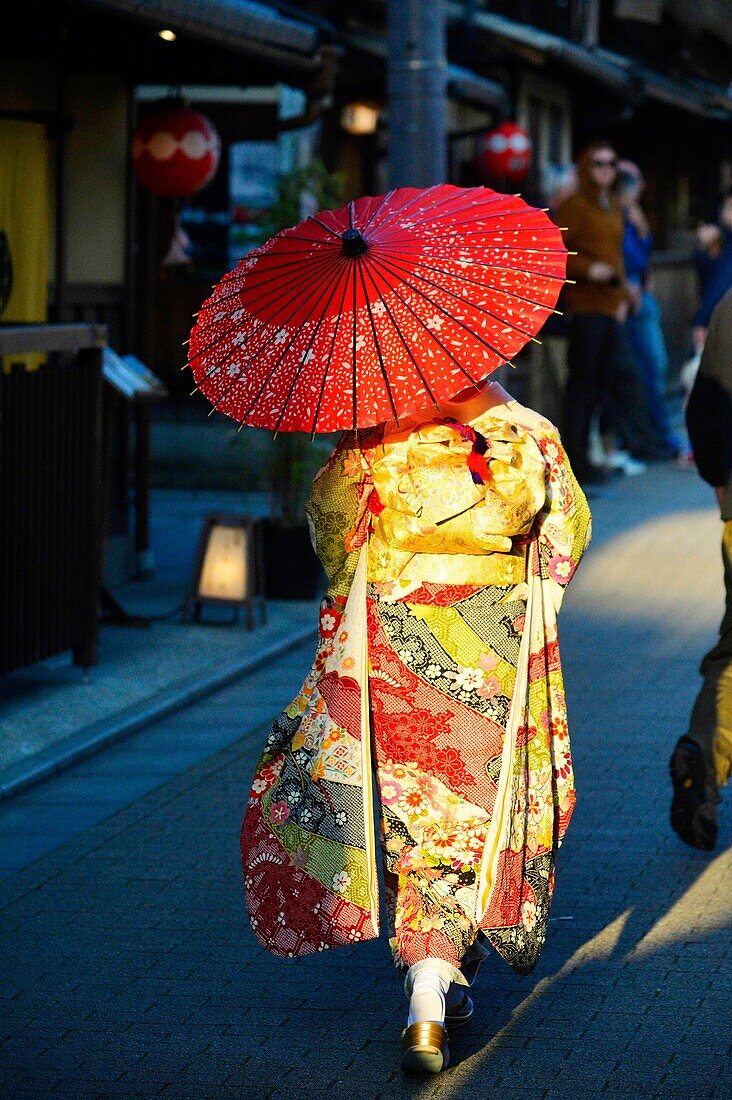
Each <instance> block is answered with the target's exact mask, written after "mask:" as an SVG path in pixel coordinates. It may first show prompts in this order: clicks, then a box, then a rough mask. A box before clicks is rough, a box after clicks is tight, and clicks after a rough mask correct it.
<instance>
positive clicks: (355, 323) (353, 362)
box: [348, 203, 357, 431]
mask: <svg viewBox="0 0 732 1100" xmlns="http://www.w3.org/2000/svg"><path fill="white" fill-rule="evenodd" d="M348 220H349V222H351V228H353V220H352V217H351V204H350V203H349V205H348ZM352 306H353V345H352V348H351V356H352V359H351V368H352V370H353V377H352V380H351V390H352V400H353V429H354V431H355V429H356V397H357V395H356V343H357V337H356V327H357V320H356V265H355V264H353V300H352Z"/></svg>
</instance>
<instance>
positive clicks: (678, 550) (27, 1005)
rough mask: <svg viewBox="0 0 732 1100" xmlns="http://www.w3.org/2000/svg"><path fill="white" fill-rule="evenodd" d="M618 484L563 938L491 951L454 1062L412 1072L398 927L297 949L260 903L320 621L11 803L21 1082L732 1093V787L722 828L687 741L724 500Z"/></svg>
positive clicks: (682, 476) (578, 604)
mask: <svg viewBox="0 0 732 1100" xmlns="http://www.w3.org/2000/svg"><path fill="white" fill-rule="evenodd" d="M592 504H593V510H594V512H595V516H596V539H595V544H594V547H593V551H592V553H591V554H590V556H589V557H588V559H587V561H586V563H585V564H584V565H583V567H582V569H581V570H580V573H579V574H578V577H577V580H576V581H575V583H574V586H573V591H570V594H569V595H568V598H567V602H566V606H565V609H564V612H563V614H562V620H561V623H560V630H561V632H562V640H563V655H564V662H565V673H566V677H567V682H568V695H569V702H570V719H571V729H572V736H573V745H574V753H575V763H576V770H577V780H578V787H579V799H580V801H579V806H578V810H577V814H576V817H575V820H574V822H573V824H572V827H571V829H570V832H569V835H568V838H567V841H566V843H565V845H564V847H563V848H562V851H561V853H560V858H559V868H558V886H557V893H556V897H555V903H554V908H553V912H552V921H551V924H550V936H549V941H548V943H547V947H546V950H545V952H544V954H543V956H542V958H541V961H540V963H539V966H538V967H537V969H536V970H535V971H534V973H533V974H532V975H530V976H529V977H525V978H519V977H517V976H515V975H513V974H512V972H511V971H510V970H509V969H508V968H507V967H506V966H505V964H504V963H502V962H501V961H500V960H499V959H498V958H497V957H493V958H491V959H490V960H489V961H488V963H487V964H486V966H485V968H484V970H483V971H482V973H481V976H480V982H479V984H478V986H477V988H476V1000H477V1011H476V1017H475V1020H474V1022H473V1024H472V1025H471V1028H470V1029H469V1031H470V1033H469V1034H466V1035H465V1036H464V1037H461V1038H460V1039H459V1041H458V1040H457V1039H456V1040H455V1041H454V1043H453V1045H452V1054H453V1065H452V1067H451V1068H450V1069H449V1070H448V1071H447V1072H446V1073H444V1074H442V1075H441V1076H440V1077H439V1078H434V1079H428V1080H418V1079H412V1080H410V1079H405V1078H403V1077H402V1075H401V1073H400V1071H399V1066H398V1046H399V1044H398V1037H399V1031H400V1028H401V1027H402V1026H403V1020H402V1017H403V1014H404V1010H405V1002H404V999H403V996H402V994H401V991H400V986H399V982H398V981H397V980H396V979H395V977H394V975H393V973H392V971H391V966H390V962H389V958H388V952H387V948H386V944H385V943H384V942H383V941H381V942H376V943H371V944H368V945H361V946H358V947H355V948H352V949H343V950H340V951H338V952H335V953H333V954H332V955H327V954H326V955H323V956H318V957H315V958H311V959H305V960H299V961H296V962H293V963H291V964H285V963H283V962H282V961H280V960H277V959H274V958H270V957H269V956H267V955H266V954H265V953H264V952H263V951H262V950H261V949H260V948H259V947H258V946H257V944H256V943H255V941H254V939H253V937H252V934H251V932H250V931H249V927H248V923H247V921H246V917H245V913H244V910H243V904H242V890H241V884H240V874H239V855H238V828H239V822H240V818H241V812H242V806H243V802H244V799H245V794H246V789H247V785H248V781H249V778H250V775H251V772H252V768H253V765H254V762H255V759H256V756H257V754H258V751H259V748H260V746H261V743H262V740H263V736H264V729H265V727H266V724H267V720H268V719H269V718H270V717H271V715H272V714H273V712H274V711H275V710H276V709H277V708H278V707H279V706H280V705H282V704H283V703H284V702H285V701H286V700H287V699H288V698H289V697H290V696H291V695H292V694H293V692H294V690H295V689H296V686H297V682H298V680H299V678H300V676H301V675H302V673H303V672H304V670H305V668H306V666H307V664H308V661H309V651H308V649H307V648H301V649H299V650H297V651H294V652H292V653H290V654H289V655H288V656H287V657H285V658H283V659H282V660H280V661H279V662H277V663H273V664H272V665H270V666H269V667H268V668H266V669H262V670H260V671H259V672H257V673H255V674H253V675H252V676H250V677H249V678H247V679H245V680H242V681H241V682H240V683H238V684H235V685H234V686H232V687H229V688H227V689H225V690H224V691H222V692H220V693H218V694H217V695H214V696H211V697H210V698H208V699H205V700H202V701H200V702H198V703H197V704H195V705H193V706H191V707H189V708H188V709H187V710H185V711H183V712H181V713H179V714H177V715H175V716H172V717H170V718H167V719H165V720H163V721H161V722H160V723H158V724H157V725H155V726H151V727H149V728H147V729H145V730H142V731H141V732H140V733H138V734H136V735H135V736H134V738H131V739H130V740H129V741H127V742H125V743H124V744H121V745H118V746H115V747H114V748H111V749H108V750H106V751H105V752H103V753H101V754H99V755H98V756H96V757H94V758H92V759H90V760H89V761H87V762H86V763H84V764H82V765H78V766H77V767H76V768H74V769H71V770H69V771H67V772H65V773H64V774H62V775H60V776H58V777H56V778H55V779H53V780H52V781H49V782H47V783H45V784H41V785H39V786H37V787H35V788H33V789H32V790H30V791H28V792H27V793H26V794H24V795H22V796H19V797H17V798H16V799H14V800H12V801H11V802H9V803H7V804H6V805H5V806H3V807H2V808H0V864H1V865H2V866H4V868H5V871H6V874H7V877H6V879H5V881H4V883H3V884H2V887H1V888H0V906H1V907H2V912H1V914H0V924H1V925H2V928H3V941H4V942H3V963H2V969H3V972H4V973H3V982H2V996H3V1001H2V1013H1V1016H2V1019H1V1023H0V1039H2V1040H4V1043H3V1045H2V1047H0V1061H1V1067H2V1068H1V1070H0V1073H1V1074H2V1094H3V1095H4V1096H7V1097H8V1098H12V1100H16V1098H17V1100H22V1098H24V1097H33V1098H45V1097H47V1096H48V1097H56V1096H58V1097H63V1098H68V1100H77V1098H82V1097H84V1098H85V1097H110V1098H113V1100H117V1098H124V1097H130V1096H140V1097H153V1096H162V1097H172V1098H178V1097H180V1098H184V1097H196V1098H198V1100H208V1098H211V1100H218V1098H222V1100H223V1098H228V1097H232V1098H233V1097H238V1098H241V1097H246V1098H249V1097H251V1098H253V1100H259V1098H260V1097H261V1098H265V1097H271V1098H273V1100H275V1098H276V1100H311V1098H315V1097H318V1098H319V1100H320V1098H322V1097H325V1096H328V1097H332V1098H334V1100H342V1098H343V1100H346V1098H347V1100H367V1098H374V1097H380V1098H383V1100H391V1098H415V1100H417V1098H419V1100H422V1098H425V1100H430V1098H433V1097H435V1098H440V1100H443V1098H444V1100H448V1098H449V1100H453V1098H461V1097H466V1098H467V1097H477V1098H485V1097H490V1098H492V1097H496V1098H497V1097H500V1098H501V1100H519V1098H525V1100H528V1098H529V1097H531V1098H532V1100H533V1098H542V1097H547V1098H551V1100H554V1098H561V1100H564V1098H567V1100H569V1098H572V1100H575V1098H576V1097H578V1096H581V1095H583V1094H590V1093H592V1094H593V1095H594V1094H599V1095H602V1096H604V1097H610V1098H613V1097H639V1098H640V1097H646V1096H649V1097H651V1096H658V1097H688V1098H691V1097H694V1098H696V1097H709V1098H711V1097H714V1098H715V1100H716V1098H720V1097H728V1096H729V1095H730V1094H731V1092H732V1081H731V1080H730V1068H729V1066H730V1061H729V1056H730V1053H732V1048H731V1047H730V1036H729V1027H728V1022H729V1019H730V1013H731V1010H732V986H731V983H730V978H729V973H730V970H729V967H730V924H731V923H732V920H731V916H730V904H729V881H730V871H731V870H732V856H731V855H730V851H731V850H732V849H731V848H730V845H731V842H732V809H731V808H730V805H729V796H727V798H726V804H725V805H724V806H723V809H722V815H721V822H720V842H719V847H718V849H717V851H716V852H715V853H712V854H711V855H707V854H704V853H700V852H695V851H693V850H691V849H689V848H686V847H685V846H683V845H682V844H681V843H680V842H679V841H678V840H677V839H676V837H675V836H674V835H673V834H672V833H671V832H670V829H669V827H668V824H667V819H668V802H669V783H668V778H667V758H668V755H669V752H670V749H671V747H672V744H673V742H674V740H675V738H676V737H677V736H678V734H679V733H680V732H682V731H683V728H684V721H685V717H686V715H687V713H688V711H689V708H690V706H691V702H692V700H693V696H694V693H695V690H696V688H697V685H698V678H697V675H696V665H697V663H698V659H699V657H700V656H701V654H702V653H703V651H704V649H705V647H706V646H707V645H708V643H709V641H710V640H711V638H712V637H713V633H714V629H715V627H716V624H717V621H718V619H719V616H720V607H721V568H720V565H719V562H718V557H719V551H718V545H717V544H718V539H719V535H720V525H719V521H718V519H717V518H716V517H715V515H714V513H713V511H712V509H711V507H710V501H709V494H708V492H707V491H706V489H705V488H704V486H702V485H701V484H700V483H699V482H698V481H697V479H696V478H695V477H694V476H693V475H692V474H688V473H681V472H679V471H676V470H672V469H663V470H654V471H652V472H651V473H649V474H648V475H646V476H645V477H641V478H637V479H634V480H632V481H626V482H623V483H615V484H613V486H612V487H611V488H609V489H603V490H602V491H600V492H598V494H597V496H596V498H595V499H594V500H593V501H592ZM186 769H187V770H186ZM110 815H111V816H110ZM44 852H45V854H43V853H44ZM31 860H35V862H30V861H31ZM24 863H28V865H27V866H25V867H22V866H21V865H22V864H24Z"/></svg>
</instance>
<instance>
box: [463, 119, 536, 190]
mask: <svg viewBox="0 0 732 1100" xmlns="http://www.w3.org/2000/svg"><path fill="white" fill-rule="evenodd" d="M475 167H476V169H477V171H478V173H479V174H480V176H481V178H482V179H484V180H486V181H488V182H495V181H505V182H506V183H521V182H522V180H525V179H526V176H527V175H528V172H529V168H530V167H531V138H530V137H529V135H528V134H527V133H526V130H524V129H523V127H521V126H517V125H516V123H515V122H502V123H501V125H500V126H497V127H496V129H495V130H491V131H489V133H487V134H485V135H484V137H482V138H481V139H480V142H479V145H478V154H477V156H476V160H475Z"/></svg>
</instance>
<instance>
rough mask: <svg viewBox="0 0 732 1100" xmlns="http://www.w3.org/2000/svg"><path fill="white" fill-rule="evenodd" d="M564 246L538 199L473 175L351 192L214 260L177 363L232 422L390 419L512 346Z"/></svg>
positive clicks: (533, 320)
mask: <svg viewBox="0 0 732 1100" xmlns="http://www.w3.org/2000/svg"><path fill="white" fill-rule="evenodd" d="M566 256H567V251H566V249H565V247H564V244H563V243H562V235H561V233H560V231H559V229H558V228H557V227H556V226H555V225H554V224H553V223H552V222H551V221H550V220H549V218H548V217H547V215H546V214H545V213H544V211H542V210H537V209H534V208H533V207H530V206H527V204H526V203H525V202H523V200H522V199H520V198H518V197H517V196H515V195H502V194H498V193H497V192H495V191H491V190H489V189H488V188H486V187H470V188H461V187H453V186H451V185H449V184H441V185H439V186H437V187H430V188H428V189H426V190H415V189H413V188H402V189H401V190H398V191H390V192H389V193H388V194H387V195H383V196H380V197H377V198H363V199H359V200H357V201H356V202H352V203H349V204H348V206H346V207H343V208H342V209H341V210H336V211H326V212H323V213H320V214H317V215H315V216H313V217H310V218H307V219H306V220H305V221H304V222H302V224H301V225H298V226H296V227H295V228H293V229H287V230H285V231H284V232H283V233H279V234H278V235H277V236H276V237H273V238H272V239H271V240H270V241H268V242H267V243H266V244H264V245H262V246H261V248H258V249H256V250H255V251H254V252H251V253H250V254H249V255H248V256H247V257H246V258H245V259H243V260H241V261H240V262H239V264H238V265H237V267H236V268H234V270H233V271H231V272H229V274H228V275H225V276H224V278H223V279H222V280H221V282H220V283H219V284H218V285H217V286H216V287H215V289H214V292H213V294H212V295H211V297H210V298H209V299H208V301H207V302H205V304H204V306H203V308H202V310H201V312H200V314H199V316H198V320H197V322H196V325H195V327H194V329H193V332H192V333H191V340H190V349H189V359H188V363H189V366H190V367H191V368H192V370H193V376H194V379H195V382H196V385H197V387H198V389H200V391H201V392H202V393H203V394H205V396H206V397H207V398H208V399H209V400H210V401H211V402H212V403H213V406H214V408H215V409H218V410H219V411H220V412H223V413H226V414H227V415H228V416H231V417H233V418H234V419H235V420H237V421H238V422H239V423H240V424H252V425H255V426H257V427H266V428H272V429H274V430H276V431H308V432H330V431H336V430H339V429H343V428H354V427H367V426H370V425H374V424H379V423H382V422H383V421H386V420H391V419H399V418H401V417H403V416H406V415H409V414H410V413H413V412H416V411H417V410H418V409H421V408H424V407H425V406H426V405H429V404H430V403H431V402H433V403H437V402H438V401H440V400H445V399H448V398H451V397H454V396H455V394H456V393H458V392H459V391H460V390H461V389H464V388H465V387H466V386H468V385H470V384H471V383H478V382H480V381H482V380H483V379H484V378H485V377H486V376H487V375H488V374H490V373H491V371H494V370H495V369H496V368H497V367H499V366H500V365H501V364H502V363H506V362H508V361H509V360H510V359H511V358H512V357H513V356H515V355H516V353H517V352H518V351H519V350H520V349H521V348H522V347H523V346H524V345H525V344H526V343H527V341H528V340H530V339H532V338H533V337H534V335H535V333H537V332H538V331H539V329H540V328H541V326H542V325H543V323H544V321H545V320H546V319H547V317H548V316H549V314H550V313H552V311H553V308H554V305H555V303H556V300H557V297H558V295H559V291H560V289H561V287H562V283H563V282H564V273H565V268H566Z"/></svg>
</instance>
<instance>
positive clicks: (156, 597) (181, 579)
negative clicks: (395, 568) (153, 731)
mask: <svg viewBox="0 0 732 1100" xmlns="http://www.w3.org/2000/svg"><path fill="white" fill-rule="evenodd" d="M267 511H268V500H267V496H266V494H264V493H245V492H230V491H222V490H218V491H216V492H213V491H203V490H181V489H177V490H165V489H156V490H153V494H152V510H151V539H152V548H153V551H154V554H155V559H156V571H155V574H154V576H152V577H146V578H144V579H143V580H138V581H131V582H130V583H128V584H125V585H123V586H120V587H119V588H116V589H115V592H114V594H115V596H116V597H117V599H118V600H119V601H120V603H121V605H122V606H123V607H124V609H125V611H127V612H128V613H129V614H131V615H137V616H142V617H147V618H149V619H150V620H151V621H150V625H149V626H148V627H147V628H140V627H139V626H138V627H135V626H129V625H125V626H120V625H110V624H106V623H103V624H102V626H101V630H100V641H99V646H100V662H99V664H98V665H96V666H95V667H94V668H92V669H90V670H89V672H88V674H87V675H84V673H83V671H82V670H81V669H80V668H75V667H74V666H73V665H72V664H71V655H70V654H69V653H66V654H60V655H58V656H56V657H53V658H51V659H49V660H47V661H42V662H39V663H38V664H35V665H32V666H31V667H29V668H24V669H20V670H19V671H17V672H14V673H13V674H12V675H9V676H4V677H2V678H0V797H2V796H3V794H4V793H5V792H6V791H7V790H13V788H14V787H15V786H16V785H18V784H22V783H23V782H24V781H25V780H26V779H27V778H29V777H30V776H33V775H34V774H36V773H37V772H38V771H39V770H41V771H43V770H46V771H51V772H52V771H53V770H54V769H55V767H56V766H57V764H58V763H59V761H63V760H64V758H67V757H70V758H74V757H75V755H77V754H79V753H83V752H84V751H86V749H87V747H88V746H90V745H93V744H94V743H95V742H100V741H101V742H104V741H105V740H107V739H114V738H115V737H116V736H117V735H118V734H119V733H120V732H121V731H128V730H130V729H132V728H136V727H137V726H139V725H140V724H142V723H143V722H145V721H149V719H150V715H151V714H153V715H158V714H161V713H163V712H165V711H170V710H173V709H175V708H177V707H179V706H180V705H181V704H182V703H184V702H187V701H190V700H191V699H192V698H193V697H196V696H200V695H201V694H203V693H205V692H206V691H207V690H209V689H210V688H211V687H212V686H220V685H221V684H222V683H226V682H229V681H230V680H232V679H233V678H235V677H236V676H237V675H239V673H240V672H241V671H242V670H244V669H246V668H247V667H248V666H250V665H251V664H252V663H255V662H256V661H257V660H258V659H259V657H260V655H261V654H262V652H263V651H264V650H265V649H267V650H269V651H270V652H272V651H279V650H281V649H283V648H287V646H288V645H290V644H291V643H292V641H293V639H296V638H298V637H299V638H304V637H305V636H309V635H311V634H312V632H313V629H314V623H315V619H314V607H316V606H317V603H318V601H317V600H316V601H315V602H313V601H312V600H304V601H283V600H278V601H269V603H268V608H267V625H266V627H265V628H262V627H261V626H260V620H259V616H258V615H257V616H256V618H255V623H256V628H255V630H254V631H251V632H250V631H249V630H248V629H247V625H246V615H245V614H242V615H241V616H240V620H239V621H238V622H232V612H231V609H230V608H220V609H219V608H211V607H209V608H207V609H206V611H205V615H204V620H203V621H202V622H200V623H191V622H189V621H183V618H182V615H181V610H182V607H183V604H184V603H185V600H186V598H187V595H188V589H189V586H190V583H191V575H192V571H193V564H194V560H195V553H196V547H197V544H198V538H199V535H200V531H201V523H202V519H203V517H204V515H206V514H210V513H225V514H231V513H233V514H240V513H245V514H247V515H252V516H261V515H266V514H267Z"/></svg>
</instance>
